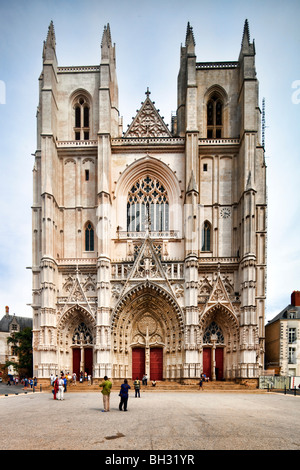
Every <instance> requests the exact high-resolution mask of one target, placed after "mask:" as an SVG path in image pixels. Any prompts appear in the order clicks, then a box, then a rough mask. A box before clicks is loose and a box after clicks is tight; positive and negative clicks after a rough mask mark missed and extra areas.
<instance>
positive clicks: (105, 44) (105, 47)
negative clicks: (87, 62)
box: [101, 23, 112, 60]
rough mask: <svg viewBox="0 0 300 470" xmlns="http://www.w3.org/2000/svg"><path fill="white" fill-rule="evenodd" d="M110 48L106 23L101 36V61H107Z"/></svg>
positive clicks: (109, 34) (108, 30)
mask: <svg viewBox="0 0 300 470" xmlns="http://www.w3.org/2000/svg"><path fill="white" fill-rule="evenodd" d="M111 47H112V41H111V32H110V26H109V23H107V26H104V31H103V35H102V41H101V59H102V60H103V59H108V58H109V57H110V50H111Z"/></svg>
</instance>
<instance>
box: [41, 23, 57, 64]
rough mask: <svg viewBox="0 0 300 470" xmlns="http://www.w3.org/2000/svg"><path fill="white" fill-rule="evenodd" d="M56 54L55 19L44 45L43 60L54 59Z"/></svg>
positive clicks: (49, 28)
mask: <svg viewBox="0 0 300 470" xmlns="http://www.w3.org/2000/svg"><path fill="white" fill-rule="evenodd" d="M55 56H56V38H55V31H54V25H53V21H52V20H51V22H50V25H49V27H48V34H47V38H46V41H44V47H43V60H48V59H53V58H54V57H55Z"/></svg>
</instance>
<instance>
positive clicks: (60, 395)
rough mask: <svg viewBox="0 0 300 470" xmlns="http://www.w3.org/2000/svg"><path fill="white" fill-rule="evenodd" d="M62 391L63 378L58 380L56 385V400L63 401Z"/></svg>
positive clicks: (63, 386) (63, 385)
mask: <svg viewBox="0 0 300 470" xmlns="http://www.w3.org/2000/svg"><path fill="white" fill-rule="evenodd" d="M64 389H65V383H64V379H63V377H61V378H60V379H59V384H58V398H57V399H58V400H63V399H64Z"/></svg>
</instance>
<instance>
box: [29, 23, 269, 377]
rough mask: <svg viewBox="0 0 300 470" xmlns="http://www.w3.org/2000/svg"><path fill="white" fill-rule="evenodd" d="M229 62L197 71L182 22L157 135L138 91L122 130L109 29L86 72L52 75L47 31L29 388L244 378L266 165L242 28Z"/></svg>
mask: <svg viewBox="0 0 300 470" xmlns="http://www.w3.org/2000/svg"><path fill="white" fill-rule="evenodd" d="M238 53H239V55H238V59H237V60H230V61H228V62H198V61H197V58H196V55H195V37H194V33H193V29H192V27H191V25H190V24H189V23H188V25H187V30H186V36H185V42H184V45H181V48H180V67H179V73H178V77H177V106H174V108H175V107H176V108H177V111H176V113H173V115H172V117H171V124H170V125H166V123H165V121H164V118H163V117H162V116H161V115H160V113H159V110H158V109H157V107H156V105H155V102H154V101H153V100H152V96H151V93H150V91H149V89H148V88H147V87H146V86H145V95H144V96H143V97H141V99H142V102H141V105H140V107H139V109H138V110H137V113H136V116H135V117H134V118H133V120H132V122H131V124H130V125H128V128H127V129H126V131H123V123H122V117H121V115H120V112H119V105H118V83H117V73H116V50H115V45H114V44H113V42H112V37H111V30H110V26H109V25H107V26H105V27H104V32H103V36H102V41H101V61H100V64H98V65H94V66H76V67H72V66H69V67H66V66H59V65H58V63H57V57H56V38H55V31H54V26H53V23H52V22H51V23H50V26H49V29H48V34H47V38H46V40H45V42H44V46H43V64H42V73H41V75H40V77H39V104H38V110H37V149H36V151H35V161H34V167H33V205H32V237H33V243H32V247H33V260H32V275H33V299H32V309H33V351H34V375H36V376H37V377H38V378H39V379H40V380H42V379H47V378H48V377H49V376H50V374H52V373H54V374H59V373H60V371H61V370H63V371H64V372H69V373H70V374H72V373H73V372H76V374H77V376H78V375H79V374H80V372H86V373H87V374H91V375H92V377H93V378H94V379H96V381H97V379H100V378H102V377H103V376H104V375H107V376H109V377H111V378H112V379H122V378H129V379H135V378H136V377H139V378H142V375H143V374H144V373H147V375H148V378H150V379H151V380H152V379H155V380H174V381H186V382H188V381H191V380H192V379H194V380H195V379H197V378H198V377H200V375H201V374H206V376H208V377H209V378H210V380H223V379H226V380H237V381H239V380H244V379H246V378H247V379H257V377H258V376H259V374H260V372H261V370H262V368H263V364H264V335H265V334H264V317H265V290H266V286H265V282H266V281H265V280H266V211H267V203H266V201H267V197H266V165H265V159H264V146H263V141H262V132H261V127H262V125H261V121H262V119H261V118H262V115H261V114H262V113H261V110H260V106H259V96H258V91H259V90H258V88H259V87H258V80H257V77H256V69H255V46H254V41H252V42H251V40H250V34H249V25H248V21H247V20H246V22H245V24H244V29H243V33H242V43H241V46H240V49H239V51H238ZM174 79H176V78H175V77H174ZM145 85H151V84H145Z"/></svg>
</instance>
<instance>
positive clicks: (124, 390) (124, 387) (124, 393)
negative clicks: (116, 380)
mask: <svg viewBox="0 0 300 470" xmlns="http://www.w3.org/2000/svg"><path fill="white" fill-rule="evenodd" d="M130 388H131V387H130V385H128V382H127V379H124V383H123V384H122V385H121V390H120V393H119V395H120V397H121V400H120V404H119V410H120V411H122V408H124V411H127V402H128V390H129V389H130Z"/></svg>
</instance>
